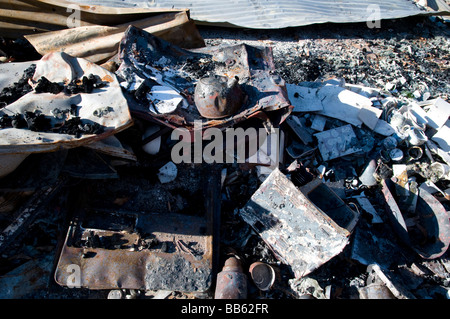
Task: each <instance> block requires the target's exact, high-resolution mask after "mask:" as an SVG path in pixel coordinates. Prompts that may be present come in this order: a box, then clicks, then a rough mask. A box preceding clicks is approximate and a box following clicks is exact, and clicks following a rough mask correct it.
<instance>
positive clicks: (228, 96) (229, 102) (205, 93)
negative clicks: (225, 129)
mask: <svg viewBox="0 0 450 319" xmlns="http://www.w3.org/2000/svg"><path fill="white" fill-rule="evenodd" d="M194 100H195V105H196V107H197V110H198V112H199V113H200V115H201V116H203V117H205V118H207V119H220V118H224V117H227V116H231V115H233V114H235V113H237V112H238V111H239V109H240V108H241V106H242V104H243V102H244V93H243V92H242V90H241V88H240V86H239V78H238V77H234V78H232V79H229V78H228V77H226V76H220V75H211V76H207V77H204V78H202V79H200V80H199V81H198V83H197V85H196V86H195V94H194Z"/></svg>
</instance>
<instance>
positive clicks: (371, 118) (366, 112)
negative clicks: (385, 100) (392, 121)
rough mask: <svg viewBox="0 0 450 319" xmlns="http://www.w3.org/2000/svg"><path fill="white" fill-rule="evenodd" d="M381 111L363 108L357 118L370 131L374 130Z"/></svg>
mask: <svg viewBox="0 0 450 319" xmlns="http://www.w3.org/2000/svg"><path fill="white" fill-rule="evenodd" d="M382 113H383V110H381V109H377V108H375V107H368V106H363V107H361V110H359V113H358V118H359V119H360V120H361V121H362V122H363V123H364V124H365V125H366V126H367V127H368V128H370V129H371V130H374V129H375V127H376V126H377V124H378V119H379V118H380V116H381V114H382Z"/></svg>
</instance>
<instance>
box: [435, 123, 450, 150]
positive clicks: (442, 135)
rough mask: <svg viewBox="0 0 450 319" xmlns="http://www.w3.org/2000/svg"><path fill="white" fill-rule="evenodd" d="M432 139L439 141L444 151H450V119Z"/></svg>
mask: <svg viewBox="0 0 450 319" xmlns="http://www.w3.org/2000/svg"><path fill="white" fill-rule="evenodd" d="M431 139H432V140H433V141H435V142H436V143H438V145H439V147H440V148H441V149H442V150H443V151H444V152H447V153H448V152H450V120H449V121H447V122H446V123H445V125H444V126H442V127H441V128H440V129H439V130H438V131H437V133H436V134H434V135H433V137H432V138H431Z"/></svg>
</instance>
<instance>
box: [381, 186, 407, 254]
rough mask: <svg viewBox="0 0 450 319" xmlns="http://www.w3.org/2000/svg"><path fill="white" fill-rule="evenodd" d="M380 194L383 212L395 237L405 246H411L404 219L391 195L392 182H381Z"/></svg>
mask: <svg viewBox="0 0 450 319" xmlns="http://www.w3.org/2000/svg"><path fill="white" fill-rule="evenodd" d="M380 184H381V192H382V193H383V196H384V200H385V202H384V205H385V211H386V213H387V215H388V218H389V220H390V222H391V225H392V227H393V228H394V231H395V232H396V235H397V236H398V237H399V238H400V239H401V240H402V241H403V242H404V243H405V244H407V245H410V244H411V241H410V239H409V234H408V229H407V227H406V223H405V219H404V218H403V215H402V212H401V211H400V208H399V207H398V205H397V202H396V200H395V198H394V196H393V195H392V190H391V189H390V188H393V187H394V186H393V185H392V182H391V181H390V180H384V179H383V180H381V182H380Z"/></svg>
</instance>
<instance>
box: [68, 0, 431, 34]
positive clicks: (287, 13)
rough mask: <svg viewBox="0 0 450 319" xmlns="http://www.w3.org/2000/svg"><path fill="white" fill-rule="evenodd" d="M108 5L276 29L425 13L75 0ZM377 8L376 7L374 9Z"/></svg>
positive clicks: (266, 2) (265, 3)
mask: <svg viewBox="0 0 450 319" xmlns="http://www.w3.org/2000/svg"><path fill="white" fill-rule="evenodd" d="M77 2H79V3H83V4H91V5H103V6H112V7H141V8H176V9H184V8H186V9H190V13H191V18H192V19H193V20H195V21H196V22H198V23H214V24H223V25H234V26H239V27H246V28H255V29H277V28H285V27H295V26H303V25H309V24H316V23H326V22H333V23H348V22H366V21H374V20H379V19H395V18H403V17H407V16H412V15H420V14H427V13H428V14H429V13H430V12H427V11H426V10H422V9H420V8H419V7H418V6H417V5H416V4H415V3H414V2H413V1H412V0H227V1H223V0H178V1H170V0H134V1H131V0H123V1H117V0H102V1H97V0H78V1H77ZM378 10H379V11H378Z"/></svg>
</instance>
